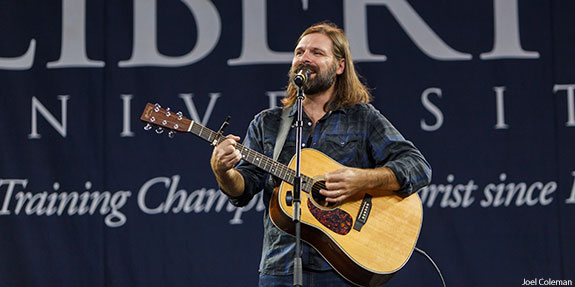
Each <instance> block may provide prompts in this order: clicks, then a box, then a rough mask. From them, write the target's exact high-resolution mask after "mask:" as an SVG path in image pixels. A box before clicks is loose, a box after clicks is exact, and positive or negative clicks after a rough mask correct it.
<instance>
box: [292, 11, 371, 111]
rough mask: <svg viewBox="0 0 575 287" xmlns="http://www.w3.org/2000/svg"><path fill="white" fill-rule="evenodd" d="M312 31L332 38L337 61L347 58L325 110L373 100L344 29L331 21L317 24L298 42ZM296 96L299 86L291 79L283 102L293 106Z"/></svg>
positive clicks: (308, 29)
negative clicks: (359, 72)
mask: <svg viewBox="0 0 575 287" xmlns="http://www.w3.org/2000/svg"><path fill="white" fill-rule="evenodd" d="M312 33H321V34H324V35H326V36H328V37H329V38H330V39H331V42H332V43H333V51H332V52H333V55H334V56H335V60H336V62H339V61H340V60H341V59H345V69H344V70H343V73H342V74H341V75H337V78H336V80H335V87H334V95H333V97H332V98H331V100H330V101H328V102H327V103H326V105H325V107H324V110H325V111H330V110H331V111H333V110H337V109H340V108H349V107H351V106H353V105H356V104H358V103H369V102H370V101H371V94H370V92H369V89H368V88H367V87H366V86H365V85H364V84H363V83H362V82H361V80H360V76H359V74H358V73H357V72H356V71H355V67H354V64H353V60H352V58H351V50H350V49H349V42H348V41H347V38H346V37H345V34H344V33H343V30H341V29H340V28H338V27H337V26H336V25H335V24H333V23H331V22H323V23H319V24H315V25H313V26H311V27H309V28H307V29H306V30H305V31H304V32H303V33H302V34H301V36H300V37H299V39H298V40H297V43H299V42H300V41H301V39H302V38H303V37H305V36H306V35H309V34H312ZM296 97H297V87H296V86H295V85H294V84H293V82H292V81H291V79H290V81H289V84H288V87H287V90H286V97H285V98H283V99H282V103H283V104H284V106H285V107H291V106H293V105H294V103H295V100H296Z"/></svg>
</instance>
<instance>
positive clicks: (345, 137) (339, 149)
mask: <svg viewBox="0 0 575 287" xmlns="http://www.w3.org/2000/svg"><path fill="white" fill-rule="evenodd" d="M323 147H324V150H323V152H324V153H326V154H327V155H328V156H329V157H331V158H332V159H334V160H335V161H337V162H339V163H340V164H344V165H346V164H349V163H350V162H353V161H356V160H357V159H358V158H359V157H358V156H359V155H360V154H361V153H362V152H365V150H363V151H362V149H361V136H360V135H359V134H327V135H325V141H324V145H323Z"/></svg>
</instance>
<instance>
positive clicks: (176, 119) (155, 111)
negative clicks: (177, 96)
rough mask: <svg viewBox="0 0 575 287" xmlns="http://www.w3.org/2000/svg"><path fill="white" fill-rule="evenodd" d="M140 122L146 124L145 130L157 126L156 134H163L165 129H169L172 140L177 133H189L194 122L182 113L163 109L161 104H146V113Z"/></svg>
mask: <svg viewBox="0 0 575 287" xmlns="http://www.w3.org/2000/svg"><path fill="white" fill-rule="evenodd" d="M140 120H142V121H144V122H146V123H147V124H146V126H145V127H144V129H145V130H150V129H152V126H156V127H157V128H156V133H158V134H161V133H163V132H164V129H168V130H169V131H170V132H169V133H168V136H170V138H172V137H173V136H174V134H175V132H176V131H179V132H189V130H188V129H189V128H190V125H191V124H192V121H191V120H190V119H188V118H186V117H184V116H183V115H182V112H177V113H174V112H172V111H170V108H165V109H164V108H162V107H161V106H160V105H159V104H151V103H148V104H146V107H145V108H144V112H143V113H142V116H141V117H140Z"/></svg>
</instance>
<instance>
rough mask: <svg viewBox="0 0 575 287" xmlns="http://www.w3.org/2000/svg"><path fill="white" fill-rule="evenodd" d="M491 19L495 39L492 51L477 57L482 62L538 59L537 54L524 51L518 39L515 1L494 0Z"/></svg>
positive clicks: (517, 15)
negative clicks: (492, 20) (493, 23)
mask: <svg viewBox="0 0 575 287" xmlns="http://www.w3.org/2000/svg"><path fill="white" fill-rule="evenodd" d="M493 10H494V12H493V14H494V15H495V17H493V19H494V22H495V25H494V26H495V31H494V34H495V39H494V40H493V50H491V52H488V53H482V54H481V55H479V58H480V59H483V60H496V59H506V58H507V59H509V58H525V59H538V58H539V53H538V52H530V51H525V50H523V48H521V40H520V38H519V12H518V9H517V0H494V3H493Z"/></svg>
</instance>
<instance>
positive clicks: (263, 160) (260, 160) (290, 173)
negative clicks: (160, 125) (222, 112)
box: [188, 121, 312, 192]
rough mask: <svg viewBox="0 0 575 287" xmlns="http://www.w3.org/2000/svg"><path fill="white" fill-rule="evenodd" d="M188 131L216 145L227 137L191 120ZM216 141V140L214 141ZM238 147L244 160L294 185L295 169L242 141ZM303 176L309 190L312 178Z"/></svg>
mask: <svg viewBox="0 0 575 287" xmlns="http://www.w3.org/2000/svg"><path fill="white" fill-rule="evenodd" d="M188 131H189V132H191V133H193V134H195V135H197V136H199V137H200V138H202V139H204V140H206V141H207V142H209V143H212V144H216V145H217V144H219V143H220V142H222V141H223V140H225V137H222V136H221V135H220V134H218V133H216V132H214V131H213V130H211V129H209V128H206V127H204V126H202V125H200V124H198V123H196V122H194V121H190V126H189V128H188ZM214 141H216V142H215V143H214ZM236 149H237V150H239V151H240V153H241V155H242V159H243V160H245V161H247V162H249V163H251V164H253V165H255V166H257V167H259V168H261V169H262V170H264V171H266V172H268V173H270V174H272V175H274V176H276V177H278V178H280V179H281V180H283V181H285V182H287V183H289V184H292V185H293V183H294V179H295V176H296V172H295V171H294V170H293V169H291V168H289V167H288V166H286V165H284V164H282V163H280V162H278V161H275V160H273V159H271V158H270V157H268V156H266V155H263V154H261V153H259V152H257V151H254V150H252V149H250V148H248V147H246V146H244V145H242V144H240V143H238V144H236ZM301 177H302V190H303V191H304V192H309V191H310V190H311V185H312V179H311V178H309V177H308V176H305V175H302V176H301Z"/></svg>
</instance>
